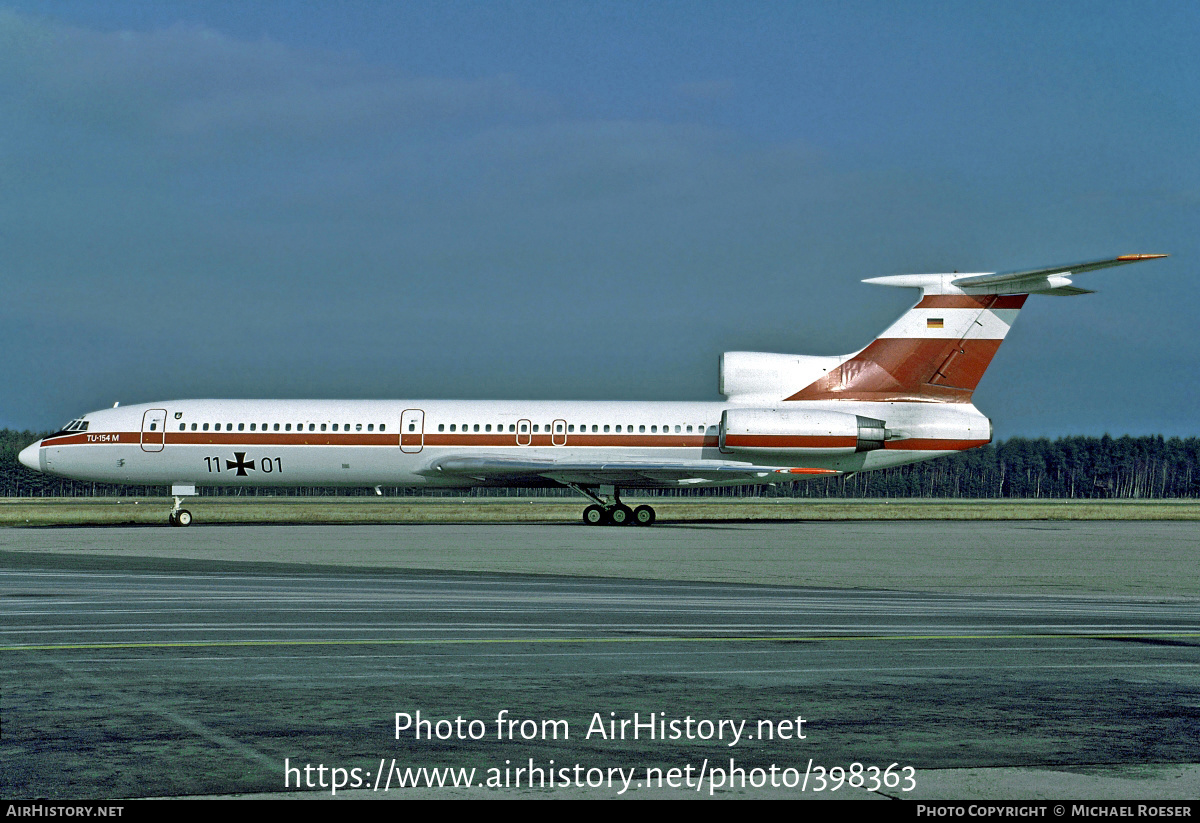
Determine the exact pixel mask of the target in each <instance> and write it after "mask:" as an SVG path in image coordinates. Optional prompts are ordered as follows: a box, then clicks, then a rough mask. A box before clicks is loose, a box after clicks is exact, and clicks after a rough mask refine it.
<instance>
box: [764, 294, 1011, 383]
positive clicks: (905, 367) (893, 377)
mask: <svg viewBox="0 0 1200 823" xmlns="http://www.w3.org/2000/svg"><path fill="white" fill-rule="evenodd" d="M1026 297H1028V295H1025V294H1016V295H965V294H957V295H951V294H930V295H926V296H924V297H923V298H922V299H921V302H920V303H918V304H917V305H916V306H914V307H913V308H911V309H910V310H909V311H908V312H907V313H905V314H904V315H902V316H901V317H900V319H899V320H897V321H896V322H895V323H893V324H892V325H891V327H890V328H888V330H887V331H885V332H884V333H883V334H882V335H880V337H879V338H878V339H877V340H875V341H874V342H873V343H871V345H869V346H867V347H866V348H865V349H863V350H862V351H860V352H859V353H858V354H856V355H854V356H853V357H851V358H850V359H849V360H846V361H845V362H844V363H842V364H841V365H840V366H838V367H837V368H835V369H832V370H830V371H829V373H827V374H826V375H824V376H823V377H821V378H820V379H819V380H817V381H816V382H814V383H812V384H810V385H808V386H805V387H804V388H803V389H801V390H800V391H798V392H796V393H795V394H793V395H792V396H791V397H788V398H787V399H788V400H872V401H897V400H906V401H925V402H941V403H969V402H971V393H972V392H974V391H975V387H976V386H978V385H979V380H980V378H982V377H983V373H984V371H985V370H986V369H987V367H988V365H989V364H990V363H991V362H992V357H994V356H995V354H996V350H997V349H999V348H1000V343H1001V342H1002V341H1003V340H1004V336H1005V335H1006V334H1008V330H1009V328H1011V327H1012V324H1013V322H1014V321H1015V320H1016V318H1017V312H1019V311H1020V310H1021V306H1022V305H1024V303H1025V298H1026Z"/></svg>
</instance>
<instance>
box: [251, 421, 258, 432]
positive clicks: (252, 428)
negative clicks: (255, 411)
mask: <svg viewBox="0 0 1200 823" xmlns="http://www.w3.org/2000/svg"><path fill="white" fill-rule="evenodd" d="M256 425H257V424H256V423H251V424H250V431H254V427H255V426H256Z"/></svg>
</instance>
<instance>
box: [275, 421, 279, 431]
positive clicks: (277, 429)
mask: <svg viewBox="0 0 1200 823" xmlns="http://www.w3.org/2000/svg"><path fill="white" fill-rule="evenodd" d="M274 428H275V431H279V424H278V423H276V424H275V427H274Z"/></svg>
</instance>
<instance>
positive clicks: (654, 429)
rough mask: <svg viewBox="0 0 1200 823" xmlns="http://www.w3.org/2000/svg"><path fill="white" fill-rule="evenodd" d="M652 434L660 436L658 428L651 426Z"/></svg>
mask: <svg viewBox="0 0 1200 823" xmlns="http://www.w3.org/2000/svg"><path fill="white" fill-rule="evenodd" d="M650 433H651V434H658V426H651V427H650Z"/></svg>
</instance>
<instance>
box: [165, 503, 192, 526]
mask: <svg viewBox="0 0 1200 823" xmlns="http://www.w3.org/2000/svg"><path fill="white" fill-rule="evenodd" d="M167 522H168V523H170V524H171V525H172V526H190V525H192V513H191V512H190V511H188V510H187V509H185V508H183V498H182V497H176V498H175V508H173V509H171V514H170V516H168V517H167Z"/></svg>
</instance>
